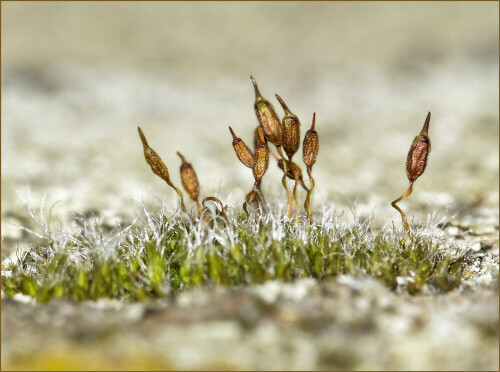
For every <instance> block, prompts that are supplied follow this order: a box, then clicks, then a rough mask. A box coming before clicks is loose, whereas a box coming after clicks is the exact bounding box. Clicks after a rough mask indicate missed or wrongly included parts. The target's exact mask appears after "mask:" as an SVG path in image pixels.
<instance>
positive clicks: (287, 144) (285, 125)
mask: <svg viewBox="0 0 500 372" xmlns="http://www.w3.org/2000/svg"><path fill="white" fill-rule="evenodd" d="M276 99H277V100H278V101H279V103H280V104H281V107H283V110H284V111H285V116H283V121H282V125H281V145H282V146H283V149H284V150H285V152H286V154H287V156H288V159H292V157H293V155H295V153H296V152H297V151H298V150H299V147H300V121H299V118H298V117H297V116H296V115H295V114H293V113H292V112H291V111H290V109H289V108H288V106H287V105H286V104H285V102H284V101H283V99H282V98H281V97H280V96H279V95H277V94H276Z"/></svg>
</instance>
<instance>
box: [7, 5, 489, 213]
mask: <svg viewBox="0 0 500 372" xmlns="http://www.w3.org/2000/svg"><path fill="white" fill-rule="evenodd" d="M250 74H252V75H254V76H255V77H256V79H257V81H258V83H259V85H260V88H261V91H262V93H263V94H264V95H265V96H266V97H267V98H268V99H270V100H271V101H272V102H273V103H274V104H275V105H278V103H277V102H276V100H275V99H274V93H279V94H280V95H281V96H282V97H283V98H284V99H285V101H286V102H287V103H288V105H289V107H290V108H291V109H292V111H294V112H295V113H296V114H297V115H298V116H299V118H300V119H301V122H302V133H305V131H306V130H307V129H308V127H309V126H310V123H311V118H312V113H313V112H316V113H317V130H318V132H319V134H320V153H319V157H318V162H317V164H316V166H315V169H314V175H315V178H316V181H317V183H316V185H317V188H316V193H315V197H314V203H315V208H316V209H317V210H318V209H320V208H321V207H320V205H327V206H332V205H333V206H334V207H335V208H339V209H342V208H343V207H353V206H354V204H355V203H356V207H357V208H358V210H360V211H361V210H366V211H371V210H372V209H375V211H376V216H380V217H381V218H382V219H387V218H388V217H391V216H393V217H398V216H397V214H395V211H394V210H393V209H392V208H391V207H390V205H389V203H390V201H392V200H393V199H395V198H396V197H398V196H399V195H401V194H402V193H403V192H404V191H405V189H406V187H407V183H408V181H407V179H406V175H405V169H404V165H405V160H406V155H407V152H408V149H409V146H410V144H411V142H412V140H413V137H414V136H415V135H417V134H418V132H419V131H420V129H421V126H422V124H423V122H424V119H425V116H426V114H427V112H428V111H431V112H432V120H431V128H430V136H431V140H432V145H433V150H432V153H431V156H430V162H429V166H428V168H427V171H426V173H425V174H424V175H423V176H422V178H421V179H419V180H418V181H417V183H416V186H415V193H414V195H412V197H411V198H410V199H408V203H410V205H411V206H413V207H414V208H419V207H422V208H424V209H426V210H429V208H428V207H429V205H432V208H431V211H432V210H435V209H436V206H438V207H439V208H441V207H443V208H446V207H451V208H452V209H453V208H454V207H453V206H455V207H456V206H457V205H458V204H460V205H468V204H471V203H472V204H474V203H481V202H483V201H485V200H486V202H488V203H490V204H491V203H493V204H494V205H498V100H499V93H498V3H496V2H484V3H481V2H477V3H476V2H474V3H468V2H443V3H428V2H422V3H392V2H391V3H360V2H355V3H345V2H308V3H299V2H291V3H282V2H270V3H261V2H244V3H242V2H241V3H240V2H234V3H219V2H210V3H198V2H197V3H189V2H182V3H157V2H155V3H153V2H151V3H141V4H138V3H133V2H130V3H129V2H126V3H102V2H99V3H91V2H89V3H64V2H62V3H60V2H54V3H50V2H48V3H29V2H13V3H3V4H2V212H3V213H4V212H5V211H6V210H8V209H9V210H10V209H17V208H18V206H19V204H20V202H19V198H18V196H17V195H16V193H20V194H21V195H22V196H23V197H24V198H28V193H27V186H29V187H30V188H31V193H32V195H31V203H32V204H33V205H34V206H37V205H38V204H39V203H40V201H41V199H42V197H43V195H46V196H47V203H48V204H49V205H50V204H51V203H53V202H55V201H56V200H61V201H62V203H59V204H58V207H57V210H58V211H65V210H74V211H80V212H83V211H84V210H86V209H92V208H96V209H101V210H102V211H113V212H114V213H117V212H123V213H128V212H129V211H135V210H137V208H138V207H137V204H136V203H131V202H130V200H131V199H134V200H140V198H141V197H144V199H145V201H146V203H149V202H151V203H152V205H158V203H159V199H160V200H161V199H164V198H166V199H167V202H169V203H171V205H172V206H175V205H176V203H177V201H176V199H175V194H174V193H173V191H172V190H171V189H169V188H167V187H166V185H165V184H164V183H163V182H162V181H161V180H160V179H159V178H157V177H156V176H154V175H153V174H152V173H151V172H150V170H149V169H148V167H147V165H146V163H145V162H144V159H143V155H142V149H141V144H140V142H139V137H138V135H137V131H136V127H137V126H138V125H141V127H142V128H143V130H144V132H145V133H146V136H147V137H148V138H149V140H150V145H151V146H152V147H153V148H154V149H156V151H157V152H158V153H159V154H160V156H162V158H163V160H164V161H165V163H166V164H167V166H168V167H169V169H170V173H171V174H172V175H173V177H172V178H173V181H174V182H175V183H177V184H178V185H180V181H179V175H178V166H179V159H178V158H177V155H176V154H175V152H176V151H178V150H179V151H181V152H183V153H184V155H185V156H186V158H187V159H188V161H190V162H191V163H192V164H193V166H194V167H195V169H196V171H197V172H198V176H199V179H200V182H201V185H202V194H203V195H209V194H213V193H218V192H220V195H221V197H222V198H223V199H224V200H225V201H228V202H229V203H230V204H233V205H239V204H240V203H241V202H242V201H243V196H244V194H245V193H246V191H248V189H249V188H250V187H251V184H252V174H251V171H250V170H249V169H247V168H245V167H244V166H243V165H241V164H240V163H239V162H238V161H237V159H236V156H235V155H234V153H233V150H232V147H231V137H230V134H229V131H228V129H227V126H228V125H231V126H232V127H233V128H234V129H235V131H236V133H237V134H238V135H239V136H240V137H242V138H243V139H244V140H246V141H247V142H251V138H252V137H251V136H252V133H253V129H254V127H255V125H256V119H255V116H254V113H253V99H254V97H253V89H252V86H251V83H250V80H249V75H250ZM277 110H278V113H279V115H281V114H282V110H281V108H280V107H279V105H278V106H277ZM299 155H300V153H299ZM296 161H298V162H299V161H300V164H302V162H301V159H300V156H297V157H296ZM302 166H303V164H302ZM279 173H280V171H279V169H277V167H276V165H275V164H274V163H272V164H271V167H270V171H269V174H268V175H266V177H265V178H264V190H265V192H267V193H268V195H269V193H271V194H272V193H277V192H282V189H280V182H279V181H280V174H279ZM281 195H282V196H283V199H284V195H283V194H281ZM22 208H24V207H22ZM406 208H407V207H406Z"/></svg>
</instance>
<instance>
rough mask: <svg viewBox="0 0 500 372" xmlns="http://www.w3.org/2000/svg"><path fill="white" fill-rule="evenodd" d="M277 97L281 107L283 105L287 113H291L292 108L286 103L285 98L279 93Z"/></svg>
mask: <svg viewBox="0 0 500 372" xmlns="http://www.w3.org/2000/svg"><path fill="white" fill-rule="evenodd" d="M275 96H276V99H277V100H278V102H279V103H280V105H281V107H283V110H285V112H286V113H290V109H289V108H288V106H287V105H286V103H285V101H283V98H281V97H280V96H279V95H278V94H275Z"/></svg>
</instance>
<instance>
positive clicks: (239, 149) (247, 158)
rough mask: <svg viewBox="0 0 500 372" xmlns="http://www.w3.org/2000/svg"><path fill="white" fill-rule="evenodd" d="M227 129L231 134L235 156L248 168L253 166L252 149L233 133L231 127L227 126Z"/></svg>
mask: <svg viewBox="0 0 500 372" xmlns="http://www.w3.org/2000/svg"><path fill="white" fill-rule="evenodd" d="M229 131H230V132H231V135H232V136H233V148H234V152H235V153H236V156H237V157H238V159H239V160H240V161H241V162H242V163H243V164H244V165H246V166H247V167H248V168H252V167H253V153H252V150H250V148H249V147H248V146H247V145H246V144H245V142H243V140H242V139H241V138H239V137H238V136H236V134H234V131H233V129H232V128H231V127H229Z"/></svg>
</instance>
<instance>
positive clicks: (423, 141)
mask: <svg viewBox="0 0 500 372" xmlns="http://www.w3.org/2000/svg"><path fill="white" fill-rule="evenodd" d="M430 121H431V113H430V112H429V113H428V114H427V118H426V119H425V123H424V126H423V128H422V130H421V131H420V134H419V135H418V136H416V137H415V139H414V140H413V142H412V144H411V146H410V151H408V156H407V158H406V176H407V177H408V181H410V186H409V187H408V190H406V192H405V193H404V194H403V195H401V196H400V197H399V198H397V199H396V200H394V201H393V202H392V203H391V204H392V206H393V207H394V208H396V209H397V211H398V212H399V213H400V214H401V218H402V220H403V226H404V228H405V231H406V233H407V234H408V236H410V237H411V230H410V225H409V224H408V220H407V219H406V216H405V214H404V212H403V211H402V210H401V209H400V208H399V207H398V206H397V205H396V204H397V203H398V202H400V201H401V200H403V199H405V198H407V197H408V196H410V194H411V193H412V191H413V183H414V182H415V181H416V180H417V178H418V177H420V176H421V175H422V174H423V173H424V171H425V168H426V167H427V160H428V158H429V154H430V152H431V140H430V138H429V122H430Z"/></svg>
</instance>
